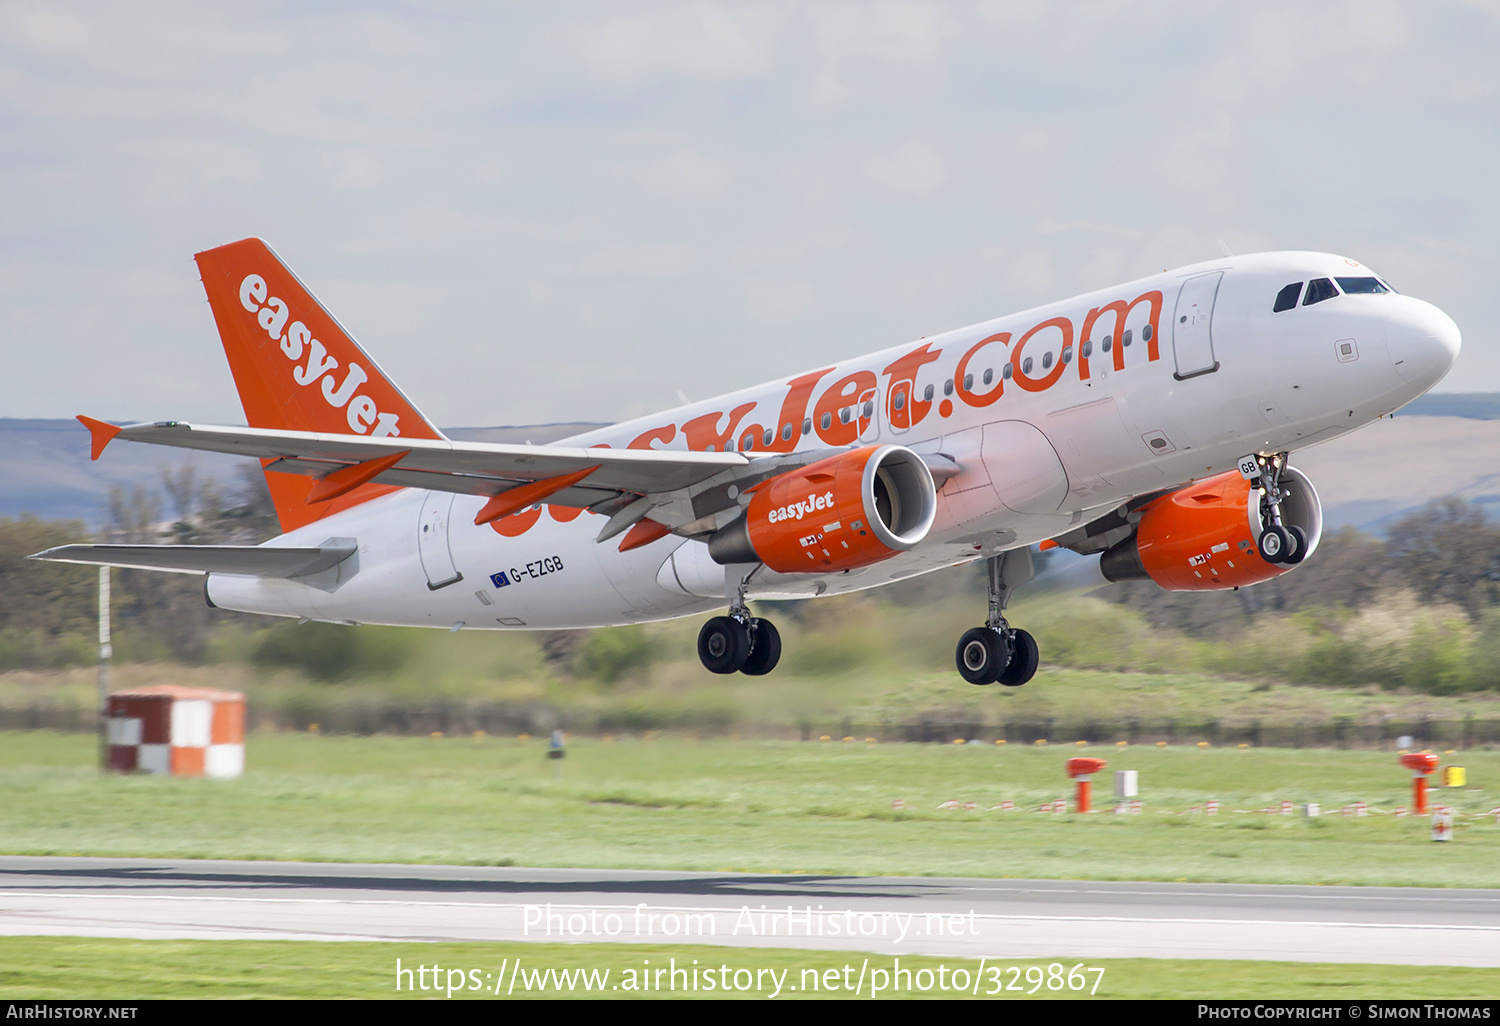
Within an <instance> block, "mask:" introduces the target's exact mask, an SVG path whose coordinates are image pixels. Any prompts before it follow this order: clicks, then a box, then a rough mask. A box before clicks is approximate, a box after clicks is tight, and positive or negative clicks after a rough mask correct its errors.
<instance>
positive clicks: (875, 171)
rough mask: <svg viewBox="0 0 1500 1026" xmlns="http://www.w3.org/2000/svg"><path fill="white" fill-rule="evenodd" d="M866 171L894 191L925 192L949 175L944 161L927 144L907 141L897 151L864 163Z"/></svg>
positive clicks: (875, 180)
mask: <svg viewBox="0 0 1500 1026" xmlns="http://www.w3.org/2000/svg"><path fill="white" fill-rule="evenodd" d="M865 174H866V176H868V177H869V178H870V179H871V180H872V181H874V182H876V183H878V184H880V185H882V186H884V187H885V188H887V189H889V190H890V191H891V192H900V193H909V194H913V195H925V194H927V193H930V192H932V190H934V189H936V188H937V187H938V186H939V185H942V184H943V182H944V181H945V180H946V179H947V177H948V172H947V170H946V169H944V167H943V160H942V158H941V157H939V156H938V155H937V153H936V152H934V151H933V149H932V147H930V146H928V145H926V144H925V143H919V142H913V143H908V144H906V145H905V146H903V147H902V148H901V149H899V150H897V151H896V152H895V153H892V154H889V155H887V156H883V157H874V158H871V159H870V160H868V161H866V162H865Z"/></svg>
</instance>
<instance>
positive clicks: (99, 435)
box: [78, 413, 122, 460]
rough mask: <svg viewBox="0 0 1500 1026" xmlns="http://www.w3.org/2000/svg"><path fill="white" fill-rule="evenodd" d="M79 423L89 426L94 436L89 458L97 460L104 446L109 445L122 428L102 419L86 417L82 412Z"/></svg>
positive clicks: (90, 432)
mask: <svg viewBox="0 0 1500 1026" xmlns="http://www.w3.org/2000/svg"><path fill="white" fill-rule="evenodd" d="M78 423H80V424H82V425H83V426H84V427H86V428H88V429H89V434H90V435H91V436H92V438H91V449H90V452H89V459H91V460H97V459H98V458H99V454H100V453H102V452H104V447H105V446H106V445H108V444H109V443H110V442H111V441H112V440H113V439H114V437H115V435H118V434H119V433H120V431H121V430H122V429H121V428H119V427H117V426H115V425H114V424H106V423H104V421H102V420H95V419H94V418H93V417H85V416H84V415H83V414H81V413H80V414H79V415H78Z"/></svg>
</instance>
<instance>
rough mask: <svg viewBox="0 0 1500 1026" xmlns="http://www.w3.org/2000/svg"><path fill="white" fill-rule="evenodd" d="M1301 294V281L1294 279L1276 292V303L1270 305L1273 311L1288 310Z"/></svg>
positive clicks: (1295, 303)
mask: <svg viewBox="0 0 1500 1026" xmlns="http://www.w3.org/2000/svg"><path fill="white" fill-rule="evenodd" d="M1301 295H1302V283H1301V282H1300V281H1294V282H1292V283H1291V284H1290V285H1288V286H1287V287H1286V288H1284V289H1282V290H1281V291H1280V292H1278V293H1276V305H1275V306H1273V307H1271V311H1272V312H1273V313H1281V312H1282V311H1283V310H1290V309H1291V308H1292V307H1294V306H1296V305H1297V298H1298V297H1299V296H1301Z"/></svg>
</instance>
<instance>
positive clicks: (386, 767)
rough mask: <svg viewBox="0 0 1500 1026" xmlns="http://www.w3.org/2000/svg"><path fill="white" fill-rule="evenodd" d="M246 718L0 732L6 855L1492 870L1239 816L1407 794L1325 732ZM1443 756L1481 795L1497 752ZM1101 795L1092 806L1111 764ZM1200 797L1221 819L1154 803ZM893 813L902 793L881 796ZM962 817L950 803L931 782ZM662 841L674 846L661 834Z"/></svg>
mask: <svg viewBox="0 0 1500 1026" xmlns="http://www.w3.org/2000/svg"><path fill="white" fill-rule="evenodd" d="M545 750H546V744H545V742H544V741H542V740H539V739H532V740H529V741H519V740H516V739H510V738H506V739H500V738H469V737H465V738H441V739H436V738H398V737H373V738H355V737H323V736H317V735H310V734H256V735H253V736H252V737H251V739H250V742H249V751H248V772H247V775H246V776H245V777H244V778H242V779H239V780H228V781H213V780H193V779H172V778H161V777H146V776H129V777H122V776H107V777H101V776H100V775H99V774H98V773H97V772H96V771H95V770H94V768H93V765H92V759H93V756H94V748H93V739H92V738H91V737H89V736H87V735H67V734H55V733H47V732H28V733H10V734H0V789H3V792H4V793H5V795H6V800H5V802H4V803H3V804H0V851H3V852H4V853H7V854H33V855H41V854H50V855H72V854H83V855H106V856H153V857H185V858H243V859H294V860H307V861H330V862H412V863H457V864H470V865H526V866H561V867H567V866H582V867H595V868H644V869H665V870H705V871H719V870H742V871H760V872H806V873H832V874H864V875H872V874H881V875H927V876H950V875H951V876H977V877H984V876H992V877H993V876H1006V877H1046V878H1051V877H1069V878H1086V879H1106V880H1126V879H1128V880H1193V881H1231V882H1261V883H1323V884H1345V883H1347V884H1367V885H1375V884H1380V885H1429V886H1449V887H1496V886H1500V858H1497V854H1500V826H1497V825H1496V823H1495V822H1494V819H1493V817H1488V816H1478V815H1476V816H1475V817H1474V818H1472V819H1469V820H1467V821H1463V822H1462V823H1461V825H1460V826H1459V828H1458V830H1457V838H1456V840H1455V841H1454V842H1452V843H1450V844H1446V845H1435V844H1432V843H1431V842H1430V841H1429V840H1428V839H1427V829H1426V823H1425V822H1424V821H1417V820H1414V819H1400V820H1398V819H1395V818H1393V817H1388V816H1372V817H1369V818H1365V819H1353V818H1345V817H1342V816H1338V815H1330V816H1324V817H1323V818H1322V819H1320V820H1317V821H1312V822H1308V821H1304V820H1302V819H1301V818H1299V817H1291V816H1267V815H1262V814H1259V813H1255V814H1240V813H1236V812H1235V811H1233V810H1236V809H1260V808H1263V807H1265V806H1267V805H1270V804H1272V803H1274V802H1277V801H1280V800H1283V799H1287V800H1291V801H1295V802H1303V801H1315V802H1319V803H1321V804H1322V806H1323V808H1324V809H1325V810H1328V811H1330V812H1333V811H1335V810H1337V809H1338V808H1340V807H1341V806H1343V805H1345V804H1346V803H1348V802H1350V801H1353V800H1356V799H1359V800H1364V801H1366V802H1369V803H1370V804H1371V805H1372V806H1375V807H1393V806H1396V805H1400V804H1405V802H1406V795H1407V787H1408V776H1407V774H1406V772H1405V771H1404V770H1402V769H1401V768H1400V767H1398V766H1397V765H1396V761H1395V757H1394V754H1393V753H1376V752H1360V751H1350V752H1340V751H1322V750H1311V749H1302V750H1273V749H1261V750H1250V751H1243V752H1242V751H1237V750H1233V749H1211V750H1208V751H1198V750H1196V749H1192V748H1166V749H1158V748H1155V747H1134V748H1128V749H1124V750H1117V749H1115V748H1113V747H1109V748H1095V749H1076V748H1074V747H1073V746H1067V747H1061V746H1049V747H1046V748H1034V747H1031V746H1026V747H1020V746H1005V747H1003V748H1002V747H997V746H994V745H905V744H873V745H867V744H864V743H852V744H844V743H838V742H833V743H819V742H810V743H801V742H773V741H694V740H689V739H683V738H677V737H661V738H657V739H655V740H645V739H642V740H633V741H614V742H605V741H595V740H577V741H574V742H572V743H571V744H570V745H569V749H568V756H567V758H566V759H564V760H561V761H560V762H549V761H548V760H547V759H546V758H545ZM1080 753H1087V754H1094V755H1102V756H1104V757H1105V758H1107V759H1108V760H1109V768H1110V769H1117V768H1118V769H1136V770H1138V771H1139V772H1140V778H1141V788H1142V797H1143V799H1144V800H1145V801H1146V802H1147V803H1148V804H1147V811H1146V813H1145V814H1143V815H1140V816H1114V815H1109V814H1098V815H1090V816H1076V815H1072V814H1067V815H1050V814H1049V815H1039V814H1036V813H1034V812H1030V811H1017V812H1011V813H1003V812H999V811H992V809H991V807H992V806H995V805H998V804H999V803H1000V802H1001V800H1003V799H1009V800H1011V801H1013V802H1015V803H1016V806H1017V807H1018V809H1023V810H1025V809H1031V808H1035V806H1036V804H1037V803H1039V802H1041V801H1044V800H1051V799H1054V798H1060V797H1064V796H1065V795H1067V794H1068V793H1069V789H1070V788H1069V784H1068V781H1067V779H1066V777H1065V775H1064V772H1063V762H1064V760H1065V759H1066V758H1068V757H1069V756H1071V755H1074V754H1080ZM1445 761H1450V762H1453V761H1457V762H1459V763H1460V764H1463V765H1465V766H1466V767H1467V769H1468V772H1469V783H1470V785H1471V786H1470V787H1469V788H1467V789H1465V790H1463V791H1457V792H1453V791H1450V792H1445V793H1444V794H1443V795H1442V796H1441V798H1440V800H1442V801H1443V802H1445V803H1446V804H1448V805H1450V806H1453V807H1455V808H1458V809H1459V810H1461V811H1464V812H1468V813H1473V814H1479V813H1484V812H1486V811H1487V810H1489V809H1490V808H1492V807H1493V806H1495V805H1496V804H1500V800H1497V795H1496V793H1495V792H1494V791H1492V790H1487V789H1486V788H1489V787H1490V786H1491V783H1490V782H1491V781H1493V780H1494V779H1495V778H1496V775H1497V773H1500V753H1497V752H1472V753H1465V754H1463V755H1462V757H1458V756H1455V757H1451V758H1449V759H1447V760H1445ZM1099 790H1100V791H1101V792H1103V793H1104V795H1105V797H1102V798H1101V799H1100V804H1105V805H1107V804H1108V798H1107V793H1108V790H1109V783H1108V772H1106V773H1105V774H1103V775H1101V780H1100V787H1099ZM1209 797H1213V798H1217V799H1218V800H1220V801H1221V802H1222V803H1223V806H1224V811H1223V812H1222V813H1221V814H1220V815H1218V816H1213V817H1210V816H1203V815H1165V814H1162V813H1163V812H1164V811H1178V812H1180V811H1181V810H1185V809H1186V808H1188V807H1189V806H1192V805H1196V804H1198V803H1200V802H1201V801H1202V800H1203V799H1205V798H1209ZM895 799H901V800H903V801H904V802H905V803H906V805H907V808H906V809H904V810H896V809H893V808H892V801H893V800H895ZM950 799H951V800H957V801H960V802H963V801H975V802H977V803H978V805H979V808H978V809H977V810H975V811H962V810H956V811H947V810H942V809H939V808H938V806H939V805H941V804H942V803H943V802H944V801H947V800H950ZM664 838H669V839H670V843H663V839H664Z"/></svg>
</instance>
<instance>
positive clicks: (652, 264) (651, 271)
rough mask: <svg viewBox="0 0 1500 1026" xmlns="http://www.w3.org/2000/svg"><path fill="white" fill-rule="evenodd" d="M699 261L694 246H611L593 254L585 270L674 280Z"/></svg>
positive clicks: (585, 261)
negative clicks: (674, 277) (673, 278)
mask: <svg viewBox="0 0 1500 1026" xmlns="http://www.w3.org/2000/svg"><path fill="white" fill-rule="evenodd" d="M696 262H697V254H696V253H694V251H693V248H692V247H691V246H682V245H671V244H663V245H654V246H653V245H646V246H612V247H610V248H608V249H604V250H601V251H599V252H597V253H594V254H592V255H591V256H589V257H588V258H587V259H586V260H584V261H583V264H582V269H583V270H585V271H588V272H590V273H592V274H628V275H642V276H646V277H672V276H675V275H679V274H686V273H687V272H688V271H689V270H690V269H692V267H693V265H694V264H695V263H696Z"/></svg>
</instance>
